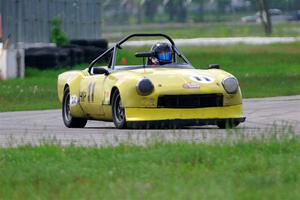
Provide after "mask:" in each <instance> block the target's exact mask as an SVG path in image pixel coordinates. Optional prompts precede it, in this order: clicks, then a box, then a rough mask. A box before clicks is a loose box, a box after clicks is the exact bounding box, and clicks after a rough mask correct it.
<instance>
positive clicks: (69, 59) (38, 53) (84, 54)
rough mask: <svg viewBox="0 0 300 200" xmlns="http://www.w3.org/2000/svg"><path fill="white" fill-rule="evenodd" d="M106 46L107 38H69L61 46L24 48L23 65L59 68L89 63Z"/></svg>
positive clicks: (39, 67)
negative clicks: (68, 40) (67, 42)
mask: <svg viewBox="0 0 300 200" xmlns="http://www.w3.org/2000/svg"><path fill="white" fill-rule="evenodd" d="M107 48H108V43H107V40H104V39H98V40H71V42H70V44H68V45H63V46H61V47H40V48H28V49H25V66H27V67H35V68H38V69H48V68H60V67H65V66H70V67H72V66H74V65H77V64H83V63H90V62H91V61H92V60H94V59H95V58H96V57H97V56H99V55H101V54H102V53H103V52H104V51H106V50H107Z"/></svg>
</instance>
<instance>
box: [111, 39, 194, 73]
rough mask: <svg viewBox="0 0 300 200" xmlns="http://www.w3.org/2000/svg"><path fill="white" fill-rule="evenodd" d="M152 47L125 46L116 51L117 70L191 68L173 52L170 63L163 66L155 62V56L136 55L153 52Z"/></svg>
mask: <svg viewBox="0 0 300 200" xmlns="http://www.w3.org/2000/svg"><path fill="white" fill-rule="evenodd" d="M151 48H152V46H151V45H145V46H142V47H134V46H123V47H122V49H117V51H116V64H115V67H116V68H117V69H121V68H122V67H126V68H128V67H130V66H132V67H135V68H136V67H144V66H145V67H147V68H149V67H167V68H172V67H174V68H186V67H189V68H190V67H191V66H190V65H189V64H188V63H186V62H185V61H184V60H183V59H182V58H181V57H180V56H178V54H177V53H175V52H174V51H173V52H172V56H171V57H170V58H169V59H170V62H169V63H166V64H162V63H159V62H153V60H156V59H158V58H159V57H158V58H156V56H155V55H153V56H150V57H136V53H141V52H148V53H150V52H151Z"/></svg>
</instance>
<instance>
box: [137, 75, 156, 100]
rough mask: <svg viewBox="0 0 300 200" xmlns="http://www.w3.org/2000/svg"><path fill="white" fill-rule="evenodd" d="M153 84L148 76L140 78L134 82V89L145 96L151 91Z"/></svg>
mask: <svg viewBox="0 0 300 200" xmlns="http://www.w3.org/2000/svg"><path fill="white" fill-rule="evenodd" d="M153 89H154V86H153V84H152V82H151V81H150V80H149V79H148V78H142V79H140V80H139V81H138V82H137V84H136V91H137V93H138V94H139V95H141V96H147V95H149V94H151V93H152V92H153Z"/></svg>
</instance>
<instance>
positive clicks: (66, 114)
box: [62, 87, 87, 128]
mask: <svg viewBox="0 0 300 200" xmlns="http://www.w3.org/2000/svg"><path fill="white" fill-rule="evenodd" d="M62 118H63V121H64V124H65V126H66V127H68V128H84V127H85V125H86V123H87V119H83V118H76V117H72V115H71V113H70V90H69V88H68V87H67V88H66V89H65V91H64V98H63V103H62Z"/></svg>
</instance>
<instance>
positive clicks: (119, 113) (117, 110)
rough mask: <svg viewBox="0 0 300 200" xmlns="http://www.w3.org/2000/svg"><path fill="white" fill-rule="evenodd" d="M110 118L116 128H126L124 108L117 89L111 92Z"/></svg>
mask: <svg viewBox="0 0 300 200" xmlns="http://www.w3.org/2000/svg"><path fill="white" fill-rule="evenodd" d="M112 118H113V121H114V124H115V126H116V128H119V129H124V128H127V123H126V117H125V109H124V107H122V100H121V95H120V93H119V91H118V90H116V91H115V92H114V93H113V97H112Z"/></svg>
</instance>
